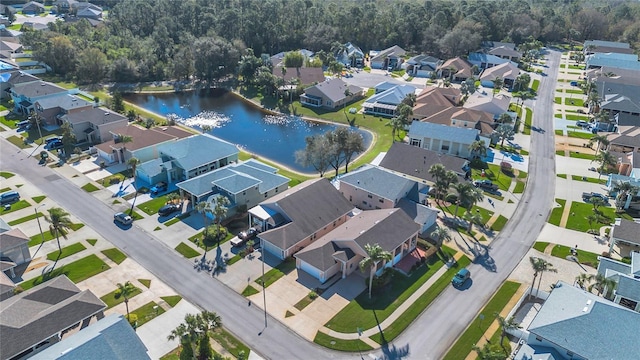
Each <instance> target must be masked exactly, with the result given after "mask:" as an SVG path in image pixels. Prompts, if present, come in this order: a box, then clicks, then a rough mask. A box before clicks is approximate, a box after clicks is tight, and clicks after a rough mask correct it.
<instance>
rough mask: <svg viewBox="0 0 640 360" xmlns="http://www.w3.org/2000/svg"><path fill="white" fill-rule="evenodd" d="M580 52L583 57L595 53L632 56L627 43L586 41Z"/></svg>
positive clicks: (631, 50)
mask: <svg viewBox="0 0 640 360" xmlns="http://www.w3.org/2000/svg"><path fill="white" fill-rule="evenodd" d="M582 51H583V53H584V54H585V55H591V54H597V53H618V54H633V49H632V48H631V45H630V44H629V43H623V42H618V41H605V40H587V41H585V42H584V45H583V47H582Z"/></svg>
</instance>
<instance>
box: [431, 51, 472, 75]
mask: <svg viewBox="0 0 640 360" xmlns="http://www.w3.org/2000/svg"><path fill="white" fill-rule="evenodd" d="M472 67H473V65H471V64H470V63H469V62H468V61H467V60H465V59H463V58H461V57H459V56H458V57H455V58H453V59H449V60H447V61H445V62H444V63H442V65H440V66H438V70H448V69H450V68H454V69H456V73H455V74H454V76H457V77H466V78H468V77H470V76H471V75H472V73H471V68H472Z"/></svg>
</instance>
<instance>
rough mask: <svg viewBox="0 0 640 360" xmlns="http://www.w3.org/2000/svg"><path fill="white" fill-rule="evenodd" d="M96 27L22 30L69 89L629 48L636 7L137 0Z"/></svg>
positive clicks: (639, 14) (637, 22)
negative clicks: (245, 60)
mask: <svg viewBox="0 0 640 360" xmlns="http://www.w3.org/2000/svg"><path fill="white" fill-rule="evenodd" d="M104 3H105V5H108V6H112V7H110V8H109V11H108V16H107V20H106V21H105V24H104V26H98V27H95V28H94V27H92V26H91V25H90V24H89V23H88V22H87V21H85V20H83V21H78V22H74V23H64V22H62V21H60V22H56V23H52V24H50V25H49V26H50V30H51V31H48V32H43V31H29V30H25V34H24V37H23V43H24V44H25V45H26V46H28V47H30V48H31V49H32V50H33V52H34V56H35V57H36V59H40V60H43V61H46V63H47V64H49V65H50V66H51V68H52V69H53V70H54V72H56V73H57V74H59V75H63V76H65V77H67V78H74V79H76V80H77V81H78V82H79V83H87V84H88V83H98V82H101V81H105V80H108V81H116V82H137V81H153V80H165V79H187V78H190V77H191V76H194V77H196V78H198V79H203V80H207V81H210V80H211V79H219V78H222V77H225V76H227V75H230V74H235V73H236V71H237V68H238V65H237V62H238V60H239V59H240V57H241V56H242V54H244V52H245V50H246V49H248V48H251V49H253V52H254V54H256V55H257V56H259V55H260V54H263V53H264V54H275V53H278V52H280V51H288V50H295V49H300V48H307V49H309V50H312V51H316V52H317V51H320V50H322V51H324V52H327V53H330V52H331V48H332V46H333V44H335V42H340V43H344V42H347V41H351V42H353V43H354V44H356V45H358V46H360V47H361V48H362V49H363V50H364V51H365V52H367V51H369V50H370V49H384V48H387V47H389V46H392V45H396V44H397V45H399V46H401V47H403V48H405V49H407V50H409V51H412V52H415V53H422V52H424V53H427V54H430V55H435V56H438V57H441V58H447V57H452V56H458V55H465V54H466V53H467V52H468V51H470V50H475V49H476V48H478V46H479V44H480V42H481V40H495V41H510V42H515V43H517V44H520V43H523V42H526V41H528V40H530V39H537V40H540V41H543V42H559V41H563V40H573V41H583V40H585V39H603V40H622V41H627V42H630V43H632V44H633V45H638V44H639V40H640V3H637V2H624V1H620V2H609V1H604V0H602V1H598V0H596V1H589V2H584V1H577V0H531V1H524V0H517V1H512V0H496V1H450V0H435V1H418V0H406V1H384V0H361V1H350V0H328V1H326V0H289V1H282V0H265V1H253V0H221V1H215V2H212V1H209V0H185V1H173V0H145V1H115V0H111V1H107V2H104Z"/></svg>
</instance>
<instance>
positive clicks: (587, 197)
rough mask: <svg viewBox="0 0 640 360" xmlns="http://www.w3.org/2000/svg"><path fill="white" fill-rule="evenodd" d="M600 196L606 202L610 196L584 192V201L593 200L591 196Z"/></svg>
mask: <svg viewBox="0 0 640 360" xmlns="http://www.w3.org/2000/svg"><path fill="white" fill-rule="evenodd" d="M594 197H595V198H600V199H602V201H604V202H605V203H608V202H609V198H608V197H607V196H606V195H603V194H600V193H596V192H592V193H582V200H583V201H584V202H587V203H588V202H591V198H594Z"/></svg>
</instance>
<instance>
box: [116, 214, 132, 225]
mask: <svg viewBox="0 0 640 360" xmlns="http://www.w3.org/2000/svg"><path fill="white" fill-rule="evenodd" d="M113 221H115V222H117V223H120V224H122V225H131V223H132V222H133V218H132V217H131V216H129V215H127V214H125V213H123V212H119V213H115V214H114V215H113Z"/></svg>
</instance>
